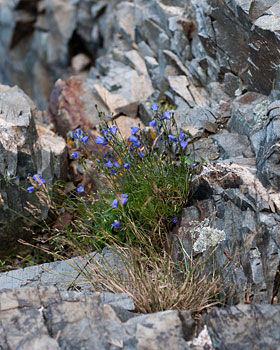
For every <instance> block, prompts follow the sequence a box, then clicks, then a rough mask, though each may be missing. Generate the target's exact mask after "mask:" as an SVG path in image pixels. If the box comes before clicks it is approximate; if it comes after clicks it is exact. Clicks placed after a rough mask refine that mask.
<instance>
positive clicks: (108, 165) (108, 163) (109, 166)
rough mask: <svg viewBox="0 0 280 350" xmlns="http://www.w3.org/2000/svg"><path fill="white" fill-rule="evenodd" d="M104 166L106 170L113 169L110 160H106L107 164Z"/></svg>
mask: <svg viewBox="0 0 280 350" xmlns="http://www.w3.org/2000/svg"><path fill="white" fill-rule="evenodd" d="M104 165H105V166H106V167H107V168H113V166H114V164H113V163H112V162H111V161H110V160H108V162H107V163H105V164H104Z"/></svg>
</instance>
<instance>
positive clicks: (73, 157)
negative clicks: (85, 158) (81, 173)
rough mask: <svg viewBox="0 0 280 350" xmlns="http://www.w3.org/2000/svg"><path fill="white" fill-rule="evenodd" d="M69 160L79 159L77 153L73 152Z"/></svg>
mask: <svg viewBox="0 0 280 350" xmlns="http://www.w3.org/2000/svg"><path fill="white" fill-rule="evenodd" d="M71 158H72V159H78V158H79V154H78V152H73V153H72V154H71Z"/></svg>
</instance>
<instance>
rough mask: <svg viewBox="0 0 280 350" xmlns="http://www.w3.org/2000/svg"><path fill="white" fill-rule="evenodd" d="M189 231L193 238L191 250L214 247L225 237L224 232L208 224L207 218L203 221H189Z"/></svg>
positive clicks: (198, 251)
mask: <svg viewBox="0 0 280 350" xmlns="http://www.w3.org/2000/svg"><path fill="white" fill-rule="evenodd" d="M190 225H191V227H190V228H189V231H190V233H191V236H192V238H193V240H194V243H193V250H194V251H195V252H196V253H202V252H204V251H205V250H206V249H207V248H208V247H215V246H217V245H219V244H220V243H221V242H222V241H224V240H225V239H226V233H225V231H223V230H218V229H216V228H213V227H211V226H210V220H209V218H206V219H205V220H203V221H191V222H190Z"/></svg>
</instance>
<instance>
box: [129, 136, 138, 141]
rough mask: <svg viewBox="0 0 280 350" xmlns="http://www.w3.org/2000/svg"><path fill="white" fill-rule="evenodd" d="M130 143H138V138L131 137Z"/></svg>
mask: <svg viewBox="0 0 280 350" xmlns="http://www.w3.org/2000/svg"><path fill="white" fill-rule="evenodd" d="M129 141H130V142H136V141H138V138H137V137H136V136H134V135H133V136H130V138H129Z"/></svg>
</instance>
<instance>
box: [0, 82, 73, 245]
mask: <svg viewBox="0 0 280 350" xmlns="http://www.w3.org/2000/svg"><path fill="white" fill-rule="evenodd" d="M42 120H43V118H42V115H41V112H40V111H38V110H37V108H36V106H35V105H34V103H33V101H32V100H31V99H30V98H29V97H28V96H27V95H26V94H25V93H24V92H23V91H22V90H21V89H19V88H18V87H17V86H14V87H9V86H6V85H0V239H1V240H2V244H1V246H0V251H1V250H7V249H9V248H10V247H12V246H13V245H14V244H15V241H16V239H17V238H19V237H21V238H22V237H23V236H24V230H23V226H24V220H22V219H21V218H19V217H18V215H16V214H14V213H15V212H16V213H19V214H23V215H25V216H27V215H28V212H27V211H25V210H24V207H25V206H26V202H27V201H30V202H32V203H33V204H34V203H35V199H34V196H33V198H32V196H30V195H29V193H28V192H27V191H26V190H25V191H24V190H20V188H19V185H21V186H23V187H25V186H26V187H25V188H27V187H28V186H29V185H30V183H29V182H28V181H27V180H26V178H27V176H28V174H31V175H34V174H37V173H38V174H40V175H41V176H42V177H43V178H44V179H45V180H46V181H47V183H48V184H49V185H51V184H52V183H53V182H54V180H57V179H65V178H66V170H67V164H66V159H67V158H66V144H65V142H64V140H63V139H62V138H60V137H59V136H57V135H55V134H54V133H52V132H51V131H50V130H48V129H47V127H46V125H44V124H42ZM37 204H38V203H37ZM38 207H39V208H40V207H41V214H40V219H44V218H46V217H47V212H48V208H47V207H46V206H45V207H42V206H40V205H38ZM10 209H11V210H13V212H12V211H11V210H10ZM33 219H34V215H33Z"/></svg>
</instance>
